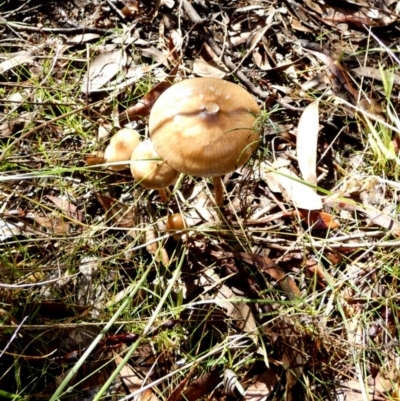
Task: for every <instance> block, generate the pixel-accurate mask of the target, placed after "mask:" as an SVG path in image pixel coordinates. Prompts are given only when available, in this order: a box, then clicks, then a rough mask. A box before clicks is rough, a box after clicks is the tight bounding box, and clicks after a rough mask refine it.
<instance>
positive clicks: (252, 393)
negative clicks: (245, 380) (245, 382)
mask: <svg viewBox="0 0 400 401" xmlns="http://www.w3.org/2000/svg"><path fill="white" fill-rule="evenodd" d="M279 380H280V375H279V374H278V372H277V371H276V369H275V368H274V367H272V366H271V368H269V369H267V370H266V371H265V372H264V373H263V374H262V375H261V376H260V377H259V378H258V379H257V380H256V382H255V383H253V384H252V385H251V386H250V387H248V388H247V389H246V395H245V397H244V399H245V401H266V400H267V398H268V396H269V395H270V394H271V393H272V392H273V391H274V388H275V386H276V385H277V384H278V382H279Z"/></svg>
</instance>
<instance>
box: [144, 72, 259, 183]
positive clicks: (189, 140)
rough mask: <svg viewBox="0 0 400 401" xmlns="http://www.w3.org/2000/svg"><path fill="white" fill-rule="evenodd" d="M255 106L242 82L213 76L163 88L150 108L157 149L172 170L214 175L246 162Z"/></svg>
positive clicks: (253, 137) (255, 137)
mask: <svg viewBox="0 0 400 401" xmlns="http://www.w3.org/2000/svg"><path fill="white" fill-rule="evenodd" d="M259 112H260V108H259V107H258V105H257V102H256V101H255V99H254V98H253V97H252V96H251V95H250V94H249V93H248V92H247V91H246V90H245V89H243V88H242V87H240V86H239V85H236V84H233V83H231V82H228V81H224V80H222V79H216V78H192V79H187V80H185V81H182V82H180V83H178V84H176V85H173V86H172V87H170V88H168V89H167V90H166V91H165V92H164V93H163V94H162V95H161V96H160V97H159V98H158V99H157V101H156V102H155V104H154V106H153V109H152V111H151V113H150V119H149V132H150V137H151V140H152V142H153V144H154V148H155V149H156V151H157V153H158V154H159V155H160V156H161V157H162V158H163V160H165V161H166V162H167V163H168V164H169V165H170V166H171V167H173V168H174V169H175V170H177V171H180V172H182V173H185V174H189V175H193V176H198V177H218V176H221V175H223V174H227V173H229V172H231V171H234V170H235V169H236V168H238V167H240V166H242V165H243V164H244V163H246V162H247V161H248V160H249V158H250V156H251V154H252V153H253V151H254V150H255V149H256V148H257V146H258V142H259V130H257V129H256V128H255V127H254V125H255V120H256V115H257V114H258V113H259Z"/></svg>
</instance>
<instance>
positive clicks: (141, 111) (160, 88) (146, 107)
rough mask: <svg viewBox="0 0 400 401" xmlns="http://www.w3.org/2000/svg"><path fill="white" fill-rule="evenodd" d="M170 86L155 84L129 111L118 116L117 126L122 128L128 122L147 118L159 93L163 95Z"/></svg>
mask: <svg viewBox="0 0 400 401" xmlns="http://www.w3.org/2000/svg"><path fill="white" fill-rule="evenodd" d="M170 86H171V83H170V82H168V81H163V82H160V83H159V84H157V85H156V86H155V87H154V88H153V89H152V90H151V91H150V92H148V93H147V94H146V95H144V96H143V98H142V99H141V100H140V101H139V102H137V103H136V104H135V105H134V106H132V107H130V108H129V109H127V110H125V111H123V112H122V113H121V114H120V115H119V116H118V119H119V124H120V125H121V126H123V125H125V124H126V123H128V122H131V121H137V120H140V119H142V118H143V117H146V116H148V115H149V114H150V110H151V108H152V107H153V104H154V103H155V101H156V100H157V99H158V97H159V96H160V95H161V93H163V92H164V91H165V90H166V89H168V88H169V87H170Z"/></svg>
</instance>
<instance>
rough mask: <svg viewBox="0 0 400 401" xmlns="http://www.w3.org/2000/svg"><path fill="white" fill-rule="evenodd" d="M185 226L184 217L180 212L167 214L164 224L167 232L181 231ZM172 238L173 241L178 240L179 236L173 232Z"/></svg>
mask: <svg viewBox="0 0 400 401" xmlns="http://www.w3.org/2000/svg"><path fill="white" fill-rule="evenodd" d="M185 228H187V224H186V219H185V217H183V215H182V214H181V213H174V214H171V215H169V216H168V219H167V222H166V224H165V229H166V231H168V232H176V231H181V230H184V229H185ZM172 238H173V239H174V240H175V241H179V240H180V238H181V236H180V235H178V234H173V236H172Z"/></svg>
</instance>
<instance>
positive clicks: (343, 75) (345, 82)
mask: <svg viewBox="0 0 400 401" xmlns="http://www.w3.org/2000/svg"><path fill="white" fill-rule="evenodd" d="M304 51H305V52H307V53H311V54H313V55H314V56H315V57H317V58H318V59H319V60H320V61H322V62H323V63H324V64H325V65H326V66H327V67H328V72H329V74H328V76H329V78H330V79H331V81H332V86H333V88H332V89H333V90H335V91H339V90H340V89H341V87H343V88H345V89H346V90H347V91H348V92H349V93H350V94H351V95H352V96H353V98H354V99H357V98H358V91H357V89H355V88H354V86H353V84H352V83H351V79H350V77H349V75H348V73H347V72H346V71H345V70H344V68H343V67H342V66H341V65H340V63H339V62H338V61H335V60H333V59H332V58H331V57H329V56H327V55H326V54H324V53H320V52H317V51H314V50H311V49H304Z"/></svg>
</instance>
